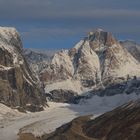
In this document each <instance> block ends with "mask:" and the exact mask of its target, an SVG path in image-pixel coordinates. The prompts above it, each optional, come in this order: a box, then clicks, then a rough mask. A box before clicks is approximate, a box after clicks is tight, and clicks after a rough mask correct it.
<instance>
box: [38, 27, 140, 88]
mask: <svg viewBox="0 0 140 140" xmlns="http://www.w3.org/2000/svg"><path fill="white" fill-rule="evenodd" d="M139 75H140V63H139V62H138V61H137V60H136V59H135V58H134V57H133V56H132V55H131V54H130V53H129V52H128V50H127V49H126V48H125V47H123V45H121V43H120V42H119V41H117V40H116V39H115V38H114V37H113V35H112V34H111V33H109V32H105V31H103V30H101V29H98V30H96V31H94V32H90V33H89V34H88V37H86V38H85V39H83V40H81V41H80V42H79V43H77V45H76V46H75V47H73V48H72V49H70V50H62V51H60V52H58V53H56V54H55V55H54V57H53V59H52V61H51V63H50V65H49V66H48V67H47V68H46V69H45V70H43V71H42V72H41V73H40V79H41V80H42V81H44V82H46V83H49V84H50V83H54V82H61V81H65V80H67V79H72V80H75V81H76V80H77V81H80V82H81V85H82V87H84V88H87V87H88V88H91V87H95V86H101V87H103V86H106V85H107V84H108V83H110V81H114V82H115V80H114V79H118V78H124V79H126V78H127V77H128V76H129V77H133V76H137V77H139Z"/></svg>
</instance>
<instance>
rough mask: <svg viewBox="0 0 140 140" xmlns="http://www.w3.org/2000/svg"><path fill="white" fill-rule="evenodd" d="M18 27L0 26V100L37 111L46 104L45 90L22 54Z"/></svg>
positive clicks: (13, 105) (9, 104) (10, 104)
mask: <svg viewBox="0 0 140 140" xmlns="http://www.w3.org/2000/svg"><path fill="white" fill-rule="evenodd" d="M22 49H23V48H22V43H21V39H20V36H19V34H18V32H17V31H16V29H14V28H5V27H0V102H1V103H3V104H5V105H8V106H10V107H17V108H20V109H23V110H30V111H37V110H40V109H42V105H44V104H45V98H44V94H43V93H44V90H43V89H41V84H40V82H39V81H38V80H37V78H36V77H35V76H34V75H33V73H32V71H31V69H30V68H29V65H28V64H27V62H26V60H25V57H24V56H23V54H22Z"/></svg>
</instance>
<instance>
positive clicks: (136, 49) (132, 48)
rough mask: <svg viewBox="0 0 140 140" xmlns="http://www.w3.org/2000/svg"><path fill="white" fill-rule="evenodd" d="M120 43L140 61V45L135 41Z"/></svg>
mask: <svg viewBox="0 0 140 140" xmlns="http://www.w3.org/2000/svg"><path fill="white" fill-rule="evenodd" d="M120 44H121V45H122V46H123V47H125V48H126V49H127V50H128V51H129V52H130V53H131V54H132V55H133V57H134V58H135V59H137V60H138V61H139V62H140V45H139V44H138V43H136V42H135V41H130V40H126V41H120Z"/></svg>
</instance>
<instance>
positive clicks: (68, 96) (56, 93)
mask: <svg viewBox="0 0 140 140" xmlns="http://www.w3.org/2000/svg"><path fill="white" fill-rule="evenodd" d="M46 96H47V98H48V99H49V100H50V101H53V102H62V103H75V100H76V98H77V97H78V94H77V93H76V92H74V91H72V90H63V89H58V90H52V91H50V93H49V94H46Z"/></svg>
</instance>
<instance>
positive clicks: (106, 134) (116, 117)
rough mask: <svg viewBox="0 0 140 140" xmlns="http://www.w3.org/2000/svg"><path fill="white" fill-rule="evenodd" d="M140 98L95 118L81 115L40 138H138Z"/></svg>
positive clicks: (99, 139) (59, 139)
mask: <svg viewBox="0 0 140 140" xmlns="http://www.w3.org/2000/svg"><path fill="white" fill-rule="evenodd" d="M139 120H140V100H137V101H133V102H129V103H127V104H125V105H123V106H120V107H118V108H116V109H114V110H113V111H110V112H107V113H105V114H103V115H101V116H99V117H97V118H95V119H92V116H82V117H79V118H76V119H74V120H73V121H71V122H70V123H67V124H64V125H63V126H61V127H59V128H57V129H56V131H55V132H53V133H51V134H46V135H44V136H43V137H42V140H138V139H139V138H140V133H139V132H140V122H139Z"/></svg>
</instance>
